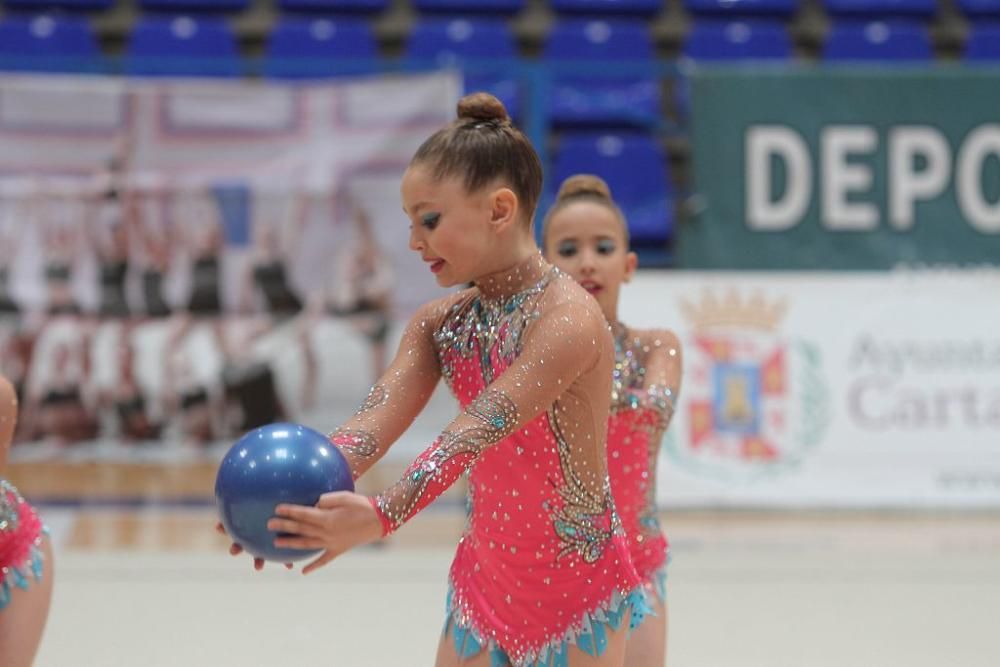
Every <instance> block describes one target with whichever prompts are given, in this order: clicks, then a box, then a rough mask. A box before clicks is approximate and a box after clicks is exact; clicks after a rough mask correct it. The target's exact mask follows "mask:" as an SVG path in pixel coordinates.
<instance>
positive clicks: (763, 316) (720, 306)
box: [680, 290, 788, 331]
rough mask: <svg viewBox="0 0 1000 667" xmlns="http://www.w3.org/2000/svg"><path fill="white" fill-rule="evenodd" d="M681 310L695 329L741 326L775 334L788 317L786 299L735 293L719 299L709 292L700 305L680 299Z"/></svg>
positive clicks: (702, 298)
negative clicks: (770, 298)
mask: <svg viewBox="0 0 1000 667" xmlns="http://www.w3.org/2000/svg"><path fill="white" fill-rule="evenodd" d="M680 308H681V312H683V313H684V316H685V317H686V318H687V319H688V321H689V322H691V324H692V326H694V328H695V329H696V330H701V329H711V328H714V327H726V326H738V327H745V328H746V327H749V328H753V329H760V330H762V331H773V330H775V329H777V328H778V325H779V324H780V323H781V320H782V319H783V318H784V317H785V311H786V310H787V309H788V304H787V302H786V301H785V300H784V299H779V300H776V301H773V302H768V301H765V299H764V297H763V296H762V295H761V294H760V293H756V294H753V295H752V296H750V297H749V298H747V299H744V298H743V297H742V296H740V294H739V292H737V291H736V290H730V292H729V293H728V294H726V296H725V297H724V298H723V299H719V298H717V297H716V296H715V295H714V294H712V293H711V292H709V291H707V290H706V291H705V292H704V293H703V294H702V296H701V301H699V302H698V303H691V302H689V301H687V300H685V299H681V303H680Z"/></svg>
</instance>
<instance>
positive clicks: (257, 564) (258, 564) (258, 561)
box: [253, 558, 264, 572]
mask: <svg viewBox="0 0 1000 667" xmlns="http://www.w3.org/2000/svg"><path fill="white" fill-rule="evenodd" d="M253 569H255V570H257V571H258V572H260V571H261V570H263V569H264V559H263V558H254V559H253Z"/></svg>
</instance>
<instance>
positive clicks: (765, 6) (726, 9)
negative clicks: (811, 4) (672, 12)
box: [684, 0, 799, 17]
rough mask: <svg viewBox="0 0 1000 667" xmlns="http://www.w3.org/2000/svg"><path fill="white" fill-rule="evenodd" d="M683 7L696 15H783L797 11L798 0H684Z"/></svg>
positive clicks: (789, 14) (786, 15)
mask: <svg viewBox="0 0 1000 667" xmlns="http://www.w3.org/2000/svg"><path fill="white" fill-rule="evenodd" d="M684 8H685V9H687V10H688V11H689V12H690V13H692V14H695V15H697V16H712V15H720V14H721V15H725V16H784V17H788V16H791V15H792V14H794V13H795V12H796V11H798V8H799V0H684Z"/></svg>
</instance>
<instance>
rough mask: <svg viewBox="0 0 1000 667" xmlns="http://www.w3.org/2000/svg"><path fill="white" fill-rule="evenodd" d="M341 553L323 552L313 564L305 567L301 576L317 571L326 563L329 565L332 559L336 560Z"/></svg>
mask: <svg viewBox="0 0 1000 667" xmlns="http://www.w3.org/2000/svg"><path fill="white" fill-rule="evenodd" d="M341 553H343V552H340V551H329V550H328V551H326V552H324V553H323V555H322V556H320V557H319V558H317V559H316V560H314V561H313V562H311V563H309V564H308V565H306V566H305V567H304V568H303V569H302V574H309V573H310V572H314V571H315V570H318V569H319V568H321V567H323V566H324V565H326V564H327V563H329V562H330V561H332V560H333V559H334V558H336V557H337V556H339V555H340V554H341Z"/></svg>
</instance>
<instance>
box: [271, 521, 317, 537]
mask: <svg viewBox="0 0 1000 667" xmlns="http://www.w3.org/2000/svg"><path fill="white" fill-rule="evenodd" d="M267 529H268V530H273V531H274V532H276V533H287V534H289V535H302V536H307V537H320V536H321V535H322V534H323V531H322V530H320V528H319V527H317V526H314V525H310V524H308V523H301V522H299V521H292V520H291V519H268V521H267Z"/></svg>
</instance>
